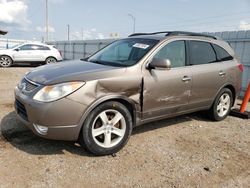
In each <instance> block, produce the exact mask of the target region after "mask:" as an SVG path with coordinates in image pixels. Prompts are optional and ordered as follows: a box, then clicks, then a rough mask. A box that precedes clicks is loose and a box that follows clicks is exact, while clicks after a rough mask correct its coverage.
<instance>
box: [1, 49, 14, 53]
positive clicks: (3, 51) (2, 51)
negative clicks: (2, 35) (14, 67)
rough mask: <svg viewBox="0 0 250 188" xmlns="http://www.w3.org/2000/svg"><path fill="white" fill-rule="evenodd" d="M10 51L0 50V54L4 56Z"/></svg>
mask: <svg viewBox="0 0 250 188" xmlns="http://www.w3.org/2000/svg"><path fill="white" fill-rule="evenodd" d="M11 50H12V49H3V50H0V54H5V53H7V52H9V51H11Z"/></svg>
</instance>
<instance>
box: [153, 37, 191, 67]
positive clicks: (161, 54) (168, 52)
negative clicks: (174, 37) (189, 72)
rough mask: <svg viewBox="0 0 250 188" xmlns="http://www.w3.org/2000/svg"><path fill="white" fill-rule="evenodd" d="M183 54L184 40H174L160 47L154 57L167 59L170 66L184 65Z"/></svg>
mask: <svg viewBox="0 0 250 188" xmlns="http://www.w3.org/2000/svg"><path fill="white" fill-rule="evenodd" d="M185 56H186V55H185V42H184V41H174V42H170V43H169V44H167V45H166V46H164V47H163V48H162V49H160V51H158V52H157V53H156V54H155V56H154V58H158V59H169V60H170V61H171V67H182V66H185Z"/></svg>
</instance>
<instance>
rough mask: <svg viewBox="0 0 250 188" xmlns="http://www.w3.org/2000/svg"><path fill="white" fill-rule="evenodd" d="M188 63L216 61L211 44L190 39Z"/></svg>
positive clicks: (196, 63)
mask: <svg viewBox="0 0 250 188" xmlns="http://www.w3.org/2000/svg"><path fill="white" fill-rule="evenodd" d="M189 44H190V45H189V47H190V55H191V58H190V65H200V64H208V63H213V62H216V61H217V60H216V55H215V52H214V49H213V48H212V46H211V44H210V43H208V42H202V41H190V42H189Z"/></svg>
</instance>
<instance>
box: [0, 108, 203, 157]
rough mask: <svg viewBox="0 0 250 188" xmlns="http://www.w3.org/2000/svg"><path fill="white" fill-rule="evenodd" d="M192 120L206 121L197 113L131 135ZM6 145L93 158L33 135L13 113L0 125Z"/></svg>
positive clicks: (70, 145) (71, 144)
mask: <svg viewBox="0 0 250 188" xmlns="http://www.w3.org/2000/svg"><path fill="white" fill-rule="evenodd" d="M193 119H196V120H205V121H207V119H205V118H204V117H203V116H201V115H200V114H199V113H195V114H189V115H184V116H178V117H175V118H170V119H165V120H160V121H155V122H152V123H147V124H144V125H142V126H138V127H135V128H134V130H133V135H136V134H140V133H143V132H148V131H154V130H156V129H160V128H163V127H166V126H171V125H176V124H179V123H182V122H187V121H192V120H193ZM1 137H2V138H1ZM7 143H9V144H11V145H12V146H13V147H15V148H17V149H19V150H21V151H24V152H26V153H29V154H32V155H54V154H65V152H69V153H72V154H76V155H80V156H88V157H93V156H94V155H92V154H91V153H89V152H88V151H86V150H84V149H83V148H82V147H81V146H80V145H79V144H77V143H75V142H70V141H58V140H48V139H44V138H41V137H39V136H37V135H35V134H33V132H32V131H31V130H30V129H28V128H27V127H26V126H25V125H24V124H23V123H22V122H21V121H19V120H18V118H17V115H16V113H15V112H14V111H13V112H10V113H9V114H7V115H6V116H4V117H3V119H2V121H1V124H0V145H2V144H3V145H4V144H7Z"/></svg>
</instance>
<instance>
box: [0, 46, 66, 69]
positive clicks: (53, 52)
mask: <svg viewBox="0 0 250 188" xmlns="http://www.w3.org/2000/svg"><path fill="white" fill-rule="evenodd" d="M57 61H62V56H61V53H60V51H59V50H58V49H56V47H54V46H50V45H46V44H43V43H24V44H21V45H17V46H14V47H13V48H11V49H6V50H0V66H1V67H10V66H11V65H13V64H18V63H28V64H32V63H39V64H40V63H43V64H50V63H55V62H57Z"/></svg>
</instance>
